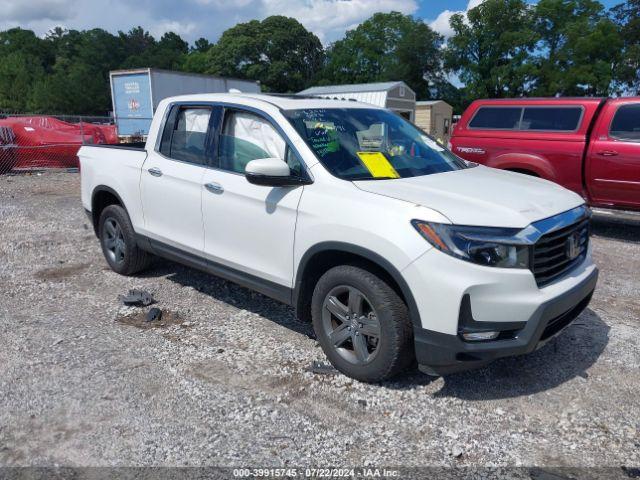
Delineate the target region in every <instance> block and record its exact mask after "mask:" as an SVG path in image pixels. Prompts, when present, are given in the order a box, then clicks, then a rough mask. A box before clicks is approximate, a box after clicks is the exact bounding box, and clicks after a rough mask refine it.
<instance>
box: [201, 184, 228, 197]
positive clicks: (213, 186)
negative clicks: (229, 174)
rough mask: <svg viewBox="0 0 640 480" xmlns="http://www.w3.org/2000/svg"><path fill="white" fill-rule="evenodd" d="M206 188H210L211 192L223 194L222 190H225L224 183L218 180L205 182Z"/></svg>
mask: <svg viewBox="0 0 640 480" xmlns="http://www.w3.org/2000/svg"><path fill="white" fill-rule="evenodd" d="M204 188H206V189H207V190H209V191H210V192H211V193H217V194H221V193H222V192H224V188H222V185H220V184H219V183H216V182H211V183H205V184H204Z"/></svg>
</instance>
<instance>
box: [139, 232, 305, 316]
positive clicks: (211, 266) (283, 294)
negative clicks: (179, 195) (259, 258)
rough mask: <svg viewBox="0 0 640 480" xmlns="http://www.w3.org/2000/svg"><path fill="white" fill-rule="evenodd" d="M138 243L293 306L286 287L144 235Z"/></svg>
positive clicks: (161, 255)
mask: <svg viewBox="0 0 640 480" xmlns="http://www.w3.org/2000/svg"><path fill="white" fill-rule="evenodd" d="M136 242H137V244H138V246H139V247H140V248H142V249H143V250H147V251H149V252H151V253H153V254H155V255H158V256H160V257H163V258H166V259H168V260H173V261H174V262H177V263H180V264H182V265H186V266H188V267H192V268H195V269H198V270H202V271H203V272H206V273H210V274H212V275H215V276H217V277H220V278H224V279H225V280H229V281H231V282H233V283H237V284H238V285H241V286H243V287H246V288H249V289H251V290H255V291H256V292H259V293H262V294H263V295H266V296H267V297H270V298H273V299H274V300H278V301H279V302H282V303H285V304H287V305H292V304H293V303H292V298H293V290H292V289H291V288H289V287H286V286H284V285H280V284H278V283H275V282H271V281H269V280H265V279H263V278H260V277H256V276H255V275H251V274H249V273H246V272H242V271H240V270H236V269H235V268H231V267H228V266H226V265H222V264H220V263H217V262H214V261H212V260H209V259H207V258H204V257H202V256H199V255H196V254H193V253H189V252H185V251H184V250H181V249H179V248H177V247H174V246H172V245H168V244H166V243H163V242H160V241H158V240H155V239H152V238H149V237H146V236H144V235H140V234H136Z"/></svg>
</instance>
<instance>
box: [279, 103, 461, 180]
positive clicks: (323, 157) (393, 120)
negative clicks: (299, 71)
mask: <svg viewBox="0 0 640 480" xmlns="http://www.w3.org/2000/svg"><path fill="white" fill-rule="evenodd" d="M283 113H284V115H285V117H287V119H288V120H289V121H290V122H291V124H292V125H293V126H294V128H295V129H296V130H297V132H298V133H299V134H300V136H301V137H302V138H303V139H304V140H305V142H306V143H307V145H309V147H310V148H311V150H313V152H314V153H315V154H316V156H317V157H318V159H319V160H320V162H322V164H323V165H324V166H325V167H326V168H327V169H328V170H329V171H330V172H331V173H332V174H333V175H335V176H337V177H339V178H342V179H344V180H376V179H387V178H408V177H417V176H420V175H430V174H432V173H441V172H450V171H452V170H460V169H463V168H467V166H466V164H465V163H464V162H463V161H462V160H461V159H459V158H458V157H456V156H455V155H453V154H452V153H451V152H449V151H448V150H446V149H445V148H443V147H442V146H440V145H439V144H438V143H436V142H435V141H434V140H433V139H431V138H430V137H428V136H427V135H426V134H425V133H424V132H422V131H421V130H419V129H418V128H417V127H415V126H413V125H412V124H411V123H409V122H407V121H406V120H404V119H403V118H402V117H400V116H399V115H396V114H394V113H391V112H389V111H387V110H381V109H373V108H372V109H368V108H322V109H305V110H288V111H285V112H283Z"/></svg>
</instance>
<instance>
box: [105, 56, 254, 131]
mask: <svg viewBox="0 0 640 480" xmlns="http://www.w3.org/2000/svg"><path fill="white" fill-rule="evenodd" d="M109 79H110V83H111V100H112V103H113V115H114V117H115V121H116V126H117V129H118V136H120V137H132V136H135V137H145V136H146V135H147V134H148V133H149V127H150V125H151V119H152V118H153V114H154V112H155V110H156V108H157V107H158V104H159V103H160V101H161V100H163V99H165V98H167V97H173V96H175V95H187V94H193V93H226V92H228V91H229V90H231V89H236V90H240V91H241V92H244V93H260V84H259V83H258V82H255V81H252V80H240V79H237V78H224V77H217V76H213V75H201V74H198V73H186V72H174V71H169V70H158V69H155V68H140V69H134V70H115V71H112V72H110V73H109Z"/></svg>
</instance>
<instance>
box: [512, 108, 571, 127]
mask: <svg viewBox="0 0 640 480" xmlns="http://www.w3.org/2000/svg"><path fill="white" fill-rule="evenodd" d="M581 118H582V108H581V107H527V108H525V109H524V114H523V115H522V122H521V123H520V130H545V131H556V132H572V131H574V130H577V129H578V124H579V123H580V119H581Z"/></svg>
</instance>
